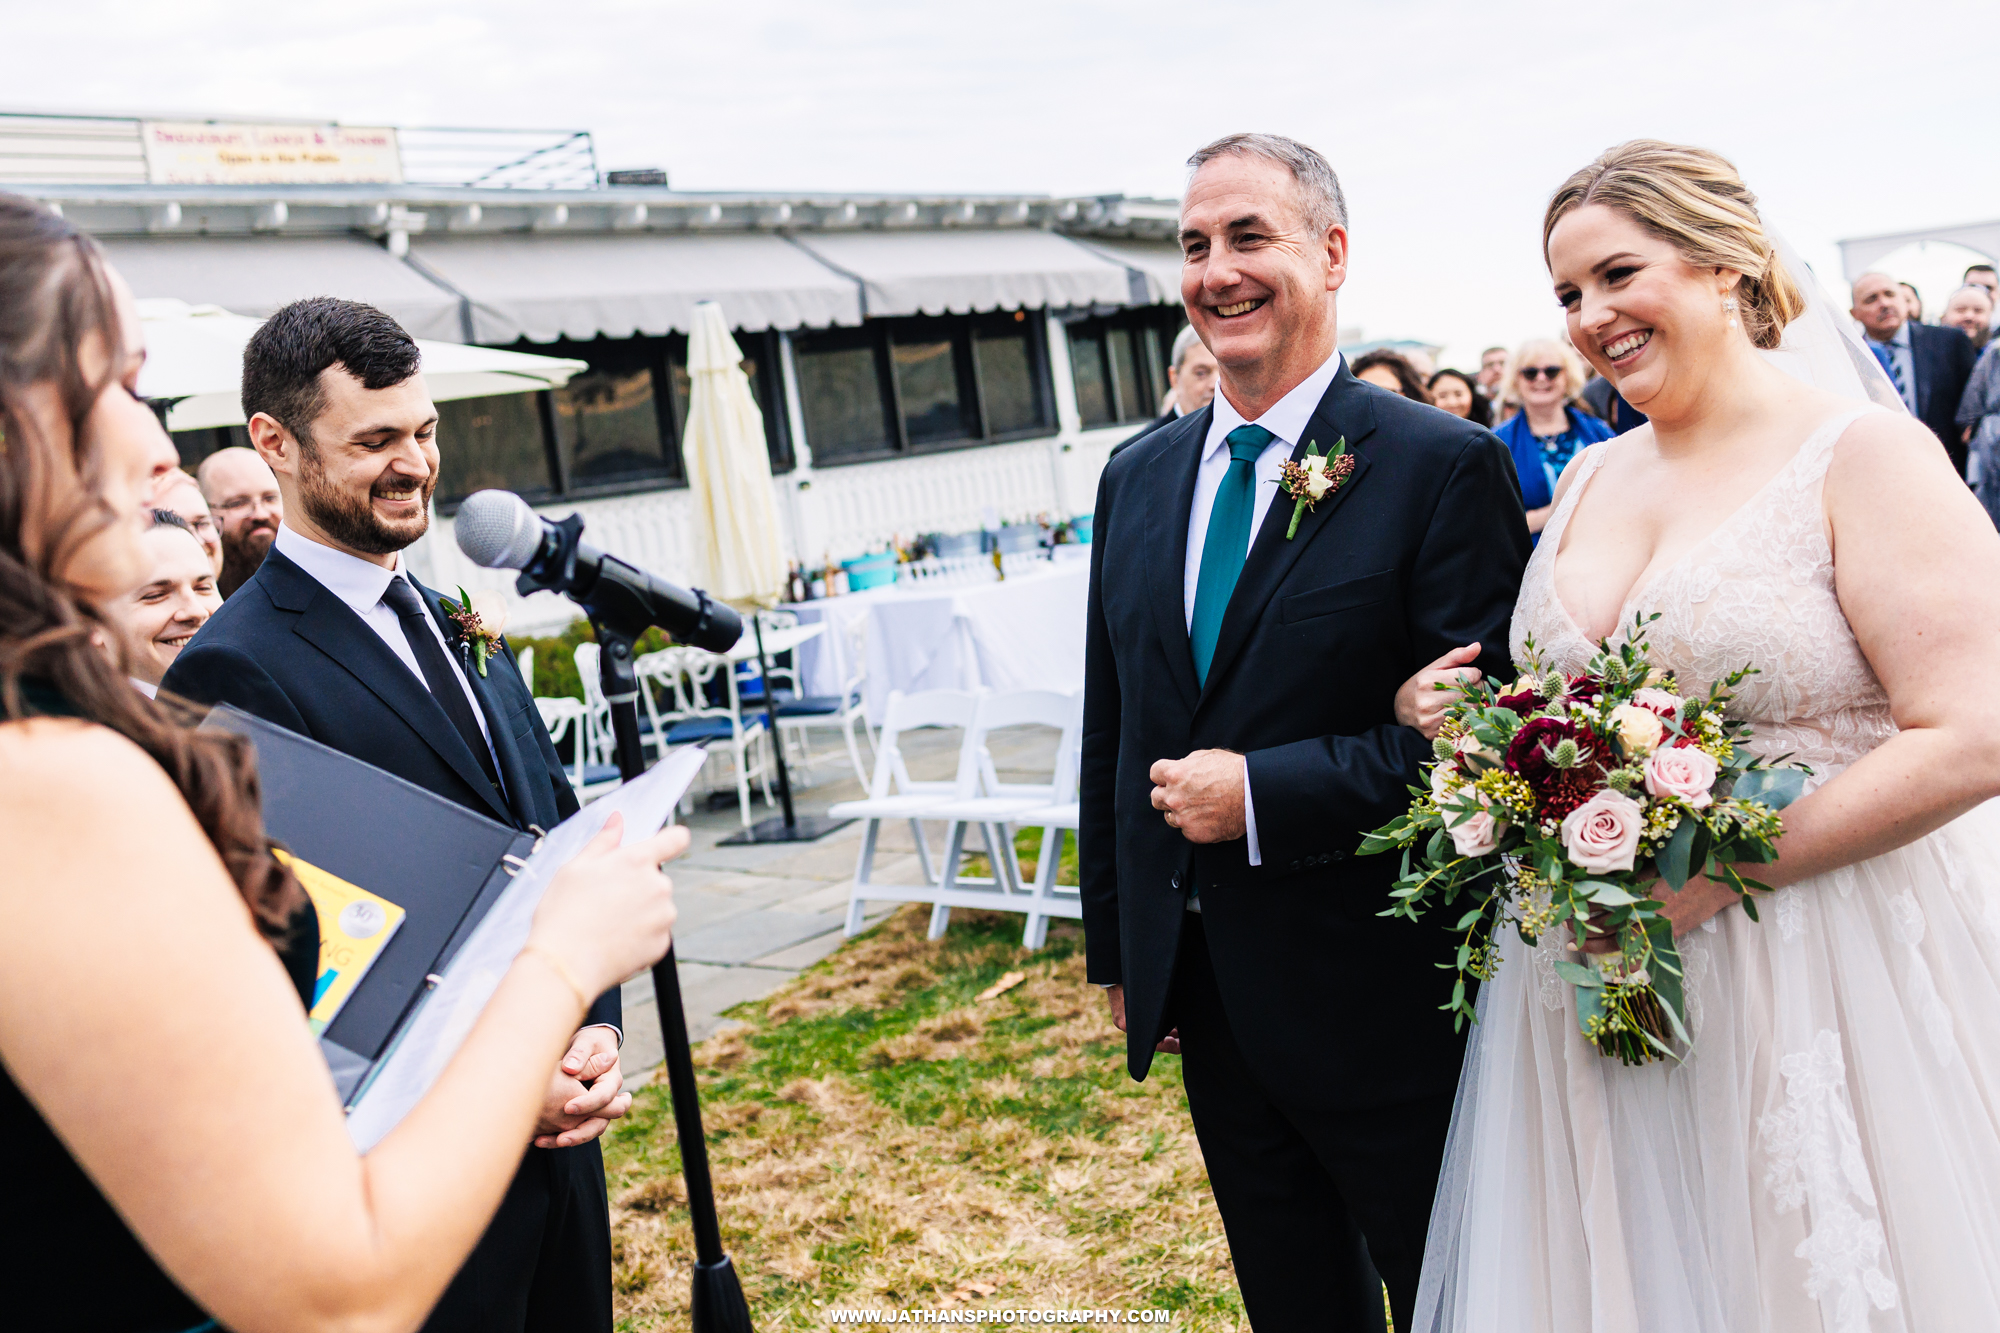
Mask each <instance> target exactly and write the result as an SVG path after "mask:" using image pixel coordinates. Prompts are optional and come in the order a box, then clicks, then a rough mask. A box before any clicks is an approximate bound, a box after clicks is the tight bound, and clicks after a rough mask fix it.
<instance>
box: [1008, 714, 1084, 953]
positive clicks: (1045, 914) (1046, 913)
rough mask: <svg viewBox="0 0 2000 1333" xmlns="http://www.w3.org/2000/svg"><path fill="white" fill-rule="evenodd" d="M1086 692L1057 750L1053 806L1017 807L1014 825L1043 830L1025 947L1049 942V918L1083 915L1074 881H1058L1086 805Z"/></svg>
mask: <svg viewBox="0 0 2000 1333" xmlns="http://www.w3.org/2000/svg"><path fill="white" fill-rule="evenodd" d="M1082 706H1083V696H1082V695H1081V693H1079V694H1078V695H1077V722H1078V725H1077V727H1076V729H1075V731H1074V733H1073V734H1072V733H1070V732H1065V733H1064V736H1063V746H1062V749H1061V750H1060V751H1059V752H1058V753H1057V754H1056V781H1055V800H1054V801H1053V802H1051V803H1050V804H1048V805H1043V806H1036V807H1034V808H1032V809H1028V810H1021V811H1017V812H1016V813H1015V814H1014V817H1013V820H1012V822H1013V824H1014V825H1015V826H1016V827H1018V828H1024V829H1029V828H1039V829H1040V830H1041V831H1042V847H1041V851H1040V852H1039V853H1038V854H1037V855H1036V858H1035V882H1034V885H1033V887H1032V888H1031V889H1030V890H1029V894H1028V924H1027V928H1026V929H1025V930H1023V931H1022V932H1021V947H1022V948H1024V949H1039V948H1041V947H1042V946H1043V945H1044V944H1046V943H1048V938H1049V921H1050V919H1051V918H1053V917H1062V918H1064V919H1066V920H1070V921H1081V920H1082V919H1083V899H1082V898H1081V897H1080V896H1079V893H1078V890H1077V889H1076V888H1075V887H1074V886H1070V885H1058V884H1057V883H1056V871H1057V870H1058V868H1059V867H1060V866H1061V864H1062V852H1063V843H1064V841H1065V840H1066V839H1070V838H1074V837H1075V836H1076V831H1077V829H1078V827H1079V822H1078V815H1079V812H1080V810H1081V808H1082V807H1081V804H1080V803H1079V802H1078V800H1077V791H1076V786H1077V770H1078V768H1079V766H1080V765H1081V762H1082V759H1083V746H1082V738H1083V727H1082V717H1083V711H1082Z"/></svg>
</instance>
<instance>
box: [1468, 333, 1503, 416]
mask: <svg viewBox="0 0 2000 1333" xmlns="http://www.w3.org/2000/svg"><path fill="white" fill-rule="evenodd" d="M1506 377H1507V349H1506V348H1504V347H1489V348H1487V349H1486V350H1485V351H1483V352H1481V353H1480V354H1479V373H1478V374H1477V375H1475V376H1474V377H1473V380H1472V384H1473V387H1474V388H1476V389H1478V390H1479V392H1480V393H1481V394H1482V395H1484V396H1485V398H1486V401H1487V402H1489V403H1492V404H1493V405H1494V407H1495V409H1496V410H1497V409H1498V407H1499V403H1500V381H1501V380H1503V379H1505V378H1506Z"/></svg>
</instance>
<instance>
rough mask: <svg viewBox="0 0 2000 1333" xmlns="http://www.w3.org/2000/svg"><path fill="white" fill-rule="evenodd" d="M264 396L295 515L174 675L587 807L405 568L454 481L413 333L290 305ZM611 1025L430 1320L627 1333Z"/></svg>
mask: <svg viewBox="0 0 2000 1333" xmlns="http://www.w3.org/2000/svg"><path fill="white" fill-rule="evenodd" d="M243 406H244V411H245V413H246V415H247V416H248V417H249V419H250V437H251V439H252V440H253V441H254V442H255V444H256V446H257V452H258V453H259V454H260V455H262V457H263V459H264V461H265V462H268V463H269V464H270V466H271V470H272V471H273V472H275V473H276V474H277V479H278V486H279V488H280V489H281V490H282V491H283V493H284V522H283V525H282V526H281V527H280V528H279V529H278V533H277V536H276V538H275V539H274V540H273V541H272V543H271V549H270V552H269V554H268V555H266V556H265V557H264V560H263V563H262V564H261V565H260V566H259V567H258V569H257V571H256V573H255V574H253V575H251V576H250V578H249V580H248V581H247V582H246V583H244V585H243V586H242V587H241V588H240V589H238V590H237V592H236V595H235V596H233V597H231V598H230V599H229V601H228V602H227V603H225V604H224V605H223V607H222V609H221V610H220V611H219V612H217V613H216V615H215V616H214V617H213V618H211V619H210V620H209V622H208V623H207V624H206V625H205V626H203V628H202V632H201V633H199V634H197V635H196V636H195V639H194V641H193V642H192V643H190V644H189V645H188V647H187V648H185V649H183V650H182V652H181V654H180V657H179V658H178V659H177V660H176V661H175V662H174V665H173V669H172V671H171V672H169V673H168V675H167V677H166V679H165V680H164V681H163V682H162V688H163V689H166V690H169V691H172V692H174V693H177V694H180V695H182V696H183V697H185V698H190V699H194V700H198V701H200V702H203V703H231V704H234V705H236V706H237V707H239V708H242V709H244V710H245V711H247V712H251V713H255V714H257V715H258V716H259V717H262V718H265V719H267V720H268V721H271V722H275V723H277V724H279V725H280V726H285V727H289V728H291V729H292V730H293V731H297V732H299V733H301V734H303V735H306V736H310V737H312V738H313V739H314V740H317V741H320V742H322V743H324V744H327V745H331V746H333V747H334V748H335V749H337V750H341V751H344V752H346V753H348V754H351V755H353V756H354V757H356V758H357V759H362V760H365V761H367V762H368V763H371V764H374V765H375V766H376V767H378V768H383V769H386V770H388V771H389V772H391V773H394V774H396V775H397V776H398V777H401V778H404V779H406V780H408V781H410V782H413V783H415V784H416V785H418V786H420V787H423V788H426V789H427V790H430V791H433V792H436V793H437V794H439V795H441V796H445V797H448V798H450V799H451V800H454V801H457V802H458V803H459V804H460V805H463V806H466V807H468V808H470V809H472V810H476V811H478V812H479V813H480V814H482V815H485V816H487V817H488V818H490V819H495V820H499V821H500V822H502V823H506V824H511V825H513V826H514V827H516V828H522V829H527V828H542V829H550V828H554V827H555V825H556V824H557V823H558V822H559V821H560V820H562V819H563V818H564V817H565V816H567V815H570V814H573V813H574V812H575V811H576V808H577V800H576V795H575V793H574V792H572V791H571V790H570V786H569V783H568V782H566V781H565V780H564V778H563V775H562V767H561V765H560V764H559V763H558V762H557V759H556V754H555V747H554V746H553V745H552V744H551V743H550V741H549V735H548V731H547V729H546V728H544V727H543V726H542V720H541V715H540V713H539V712H538V711H537V709H536V707H535V701H534V699H533V698H532V697H531V696H530V695H529V692H528V687H527V685H526V684H525V683H524V682H523V681H522V679H521V675H520V672H519V671H518V670H517V669H516V668H515V665H514V659H513V655H512V654H511V653H509V652H507V651H505V643H504V641H501V642H500V643H498V644H496V645H495V647H496V648H497V649H498V651H495V652H493V653H492V654H490V655H489V656H487V657H486V659H485V664H484V669H483V670H479V669H474V667H473V665H472V662H473V657H472V655H471V654H470V652H469V651H468V649H469V647H470V645H469V644H468V642H467V641H466V633H467V631H466V629H464V628H463V627H461V626H460V625H458V624H455V623H454V622H452V621H451V620H450V619H449V618H448V617H446V616H445V614H444V612H443V608H442V607H441V606H440V605H439V599H438V595H437V594H436V593H435V592H433V591H431V590H430V589H429V588H426V587H424V586H423V585H422V584H421V583H418V582H417V581H416V579H415V578H413V577H411V575H410V573H409V571H408V569H407V568H406V567H405V566H404V562H403V559H402V551H403V549H404V548H405V547H407V546H408V545H409V544H410V543H411V542H414V541H415V540H416V539H417V538H419V537H421V536H423V534H424V531H425V529H426V527H427V526H428V525H429V522H430V519H429V512H430V509H429V505H430V497H431V492H432V490H433V489H434V488H435V486H436V485H437V475H438V444H437V441H436V438H435V437H436V433H437V420H438V414H437V409H436V408H435V407H433V406H432V405H431V400H430V395H429V393H428V392H427V391H426V390H425V387H424V380H423V376H422V375H421V374H419V373H418V356H417V345H416V343H415V342H413V341H412V340H411V338H410V336H409V334H407V333H405V332H404V331H403V329H402V328H401V327H400V326H399V325H398V324H397V323H396V322H395V320H393V319H391V318H390V317H389V316H387V315H385V314H383V313H382V312H381V311H379V310H376V309H374V308H372V307H370V306H364V305H357V304H354V303H352V302H348V301H336V300H333V299H331V298H317V299H314V300H310V301H301V302H297V303H295V304H293V305H291V306H287V307H286V308H285V309H283V310H280V311H279V312H278V313H277V314H275V315H273V316H272V317H271V318H270V319H269V320H268V321H267V322H266V323H265V324H264V326H263V327H262V328H260V329H259V330H258V331H257V333H256V334H255V335H254V336H253V337H252V338H251V341H250V344H249V346H248V347H247V348H246V349H245V352H244V375H243ZM354 832H355V836H356V837H358V838H362V837H367V836H368V830H367V829H364V828H357V829H356V830H355V831H354ZM590 1020H591V1022H590V1025H589V1026H586V1027H585V1028H583V1029H582V1030H581V1031H579V1032H578V1033H577V1036H576V1039H575V1041H574V1042H573V1044H572V1045H571V1047H570V1050H569V1052H568V1054H566V1055H565V1056H564V1057H563V1060H562V1062H561V1064H560V1066H559V1067H558V1068H556V1069H553V1070H551V1071H550V1087H549V1094H548V1097H547V1099H546V1101H545V1102H544V1105H543V1116H542V1122H541V1124H540V1126H539V1127H538V1129H537V1137H536V1139H535V1142H534V1145H533V1146H532V1147H528V1145H523V1146H524V1147H528V1151H527V1155H526V1158H525V1159H524V1161H523V1162H522V1165H521V1169H520V1171H519V1172H517V1173H516V1175H515V1178H514V1181H513V1184H512V1185H511V1186H510V1187H509V1188H508V1192H507V1197H506V1199H505V1200H504V1201H503V1202H502V1204H501V1207H500V1211H499V1213H498V1215H497V1216H496V1217H495V1218H494V1220H493V1223H492V1224H491V1225H490V1226H489V1227H488V1228H487V1231H486V1234H485V1236H484V1237H483V1238H482V1239H481V1240H480V1242H479V1246H478V1248H477V1249H475V1250H474V1251H473V1253H472V1257H471V1258H470V1259H469V1260H467V1262H466V1265H465V1267H464V1268H463V1269H461V1270H460V1271H459V1274H458V1276H457V1277H456V1278H454V1279H453V1281H452V1284H451V1286H450V1288H449V1289H447V1291H446V1292H445V1295H444V1298H443V1299H442V1300H441V1301H440V1302H439V1304H438V1307H437V1309H436V1310H435V1311H434V1312H433V1313H432V1315H431V1318H430V1321H429V1322H428V1323H427V1324H426V1325H425V1328H426V1330H428V1331H429V1333H498V1331H502V1330H504V1331H506V1333H517V1331H518V1333H525V1331H526V1330H537V1331H538V1333H541V1331H546V1333H569V1331H570V1330H593V1331H595V1333H610V1329H611V1235H610V1223H609V1218H608V1213H607V1208H606V1202H605V1187H604V1163H603V1158H602V1156H601V1154H600V1152H599V1149H598V1145H597V1143H596V1142H595V1140H596V1138H597V1136H598V1135H599V1134H601V1133H602V1132H603V1131H604V1128H605V1126H606V1125H607V1123H608V1122H609V1121H610V1120H611V1119H613V1118H615V1117H617V1116H619V1115H622V1114H624V1112H625V1109H626V1107H627V1106H629V1105H630V1103H631V1097H630V1094H628V1093H625V1092H622V1091H621V1090H620V1074H619V1070H618V1044H619V1041H620V1036H621V1034H620V1033H619V1031H618V1023H619V1020H620V1014H619V1006H618V995H617V992H616V991H613V992H611V993H610V994H608V995H606V996H604V997H603V998H602V999H600V1000H599V1001H598V1003H597V1005H596V1006H595V1007H594V1008H593V1009H592V1010H591V1013H590Z"/></svg>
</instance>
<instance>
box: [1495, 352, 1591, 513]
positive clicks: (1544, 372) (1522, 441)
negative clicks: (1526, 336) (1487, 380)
mask: <svg viewBox="0 0 2000 1333" xmlns="http://www.w3.org/2000/svg"><path fill="white" fill-rule="evenodd" d="M1583 379H1584V376H1583V366H1582V364H1581V363H1580V362H1579V361H1578V359H1577V355H1576V353H1575V352H1574V351H1572V350H1571V349H1570V348H1569V347H1568V346H1567V345H1565V344H1563V343H1560V342H1557V341H1555V340H1554V339H1550V338H1537V339H1534V340H1532V341H1529V342H1525V343H1522V344H1521V346H1520V347H1519V348H1517V349H1516V350H1515V352H1514V357H1513V359H1512V360H1511V361H1509V362H1508V363H1507V374H1506V376H1505V378H1503V379H1502V380H1501V381H1500V390H1501V396H1502V398H1503V399H1504V400H1506V401H1508V402H1514V403H1519V404H1520V405H1521V410H1520V411H1518V412H1516V413H1515V414H1514V415H1513V416H1511V417H1509V418H1508V419H1507V422H1506V424H1505V425H1503V426H1501V427H1500V428H1499V429H1498V430H1496V431H1495V432H1494V434H1496V435H1498V436H1499V437H1500V440H1501V442H1502V443H1503V444H1505V445H1506V446H1507V448H1508V449H1510V450H1512V451H1513V454H1514V467H1515V469H1516V470H1517V471H1519V472H1520V474H1521V504H1522V505H1523V507H1525V508H1526V509H1527V511H1528V531H1529V532H1531V533H1534V534H1535V535H1536V537H1537V539H1539V538H1540V536H1541V531H1542V525H1543V524H1545V523H1547V522H1548V521H1549V510H1550V509H1551V507H1552V506H1553V499H1554V496H1555V491H1556V478H1557V477H1560V476H1561V475H1562V470H1563V469H1564V468H1565V467H1567V466H1569V460H1570V459H1572V458H1574V457H1575V456H1576V455H1577V454H1578V453H1580V452H1582V450H1583V449H1585V448H1586V447H1588V446H1590V445H1593V444H1595V443H1597V442H1598V441H1599V440H1608V439H1610V438H1611V435H1612V430H1611V427H1609V426H1607V425H1605V424H1604V423H1603V422H1602V421H1600V420H1598V419H1597V418H1596V417H1594V416H1592V415H1591V414H1590V413H1589V412H1588V411H1587V410H1585V409H1584V407H1583V406H1582V405H1581V404H1580V403H1579V402H1578V401H1577V395H1578V394H1580V393H1582V392H1583Z"/></svg>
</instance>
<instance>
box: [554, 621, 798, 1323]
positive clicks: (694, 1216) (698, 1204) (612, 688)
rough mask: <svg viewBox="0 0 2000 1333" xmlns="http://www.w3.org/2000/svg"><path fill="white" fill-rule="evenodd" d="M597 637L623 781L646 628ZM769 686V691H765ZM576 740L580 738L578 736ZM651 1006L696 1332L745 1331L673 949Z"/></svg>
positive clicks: (613, 628)
mask: <svg viewBox="0 0 2000 1333" xmlns="http://www.w3.org/2000/svg"><path fill="white" fill-rule="evenodd" d="M590 625H591V628H592V629H593V630H594V631H595V632H596V634H597V644H598V653H597V662H598V677H599V680H600V681H601V682H602V684H603V687H604V699H605V702H606V703H608V704H610V705H611V735H612V739H613V740H614V741H615V742H616V744H617V748H618V775H619V777H621V778H622V779H624V780H625V781H627V782H630V781H631V780H632V779H634V778H636V777H638V776H639V775H640V774H641V773H644V772H645V771H646V760H645V756H644V755H643V754H642V753H641V751H640V749H639V678H638V676H637V675H636V674H635V673H634V672H633V669H632V666H633V662H632V650H633V644H634V643H635V642H636V641H637V639H638V637H639V635H640V634H641V633H643V632H645V629H646V626H645V625H643V624H642V625H639V626H638V627H637V628H636V629H630V628H629V627H627V626H623V625H615V624H612V623H610V621H609V620H608V619H607V618H605V617H603V616H600V615H599V614H598V613H597V612H596V611H594V610H593V611H592V613H591V617H590ZM767 688H768V687H767ZM578 743H579V744H581V743H582V738H581V737H579V738H578ZM653 1001H654V1004H655V1005H656V1006H657V1007H658V1009H659V1011H660V1037H661V1041H662V1043H663V1044H664V1045H665V1047H666V1066H667V1086H668V1088H669V1089H670V1090H671V1091H672V1093H673V1099H674V1131H675V1133H676V1134H678V1135H679V1137H680V1145H681V1174H682V1175H683V1176H684V1177H685V1178H686V1180H687V1196H688V1217H689V1219H690V1220H691V1221H692V1222H693V1224H694V1256H695V1261H694V1333H751V1327H750V1307H749V1305H748V1304H747V1303H746V1302H745V1301H744V1299H743V1284H742V1283H741V1282H740V1281H738V1280H737V1277H736V1268H735V1266H734V1265H733V1264H731V1263H730V1262H729V1256H728V1255H727V1254H724V1253H723V1251H722V1227H721V1224H720V1223H719V1222H718V1221H717V1220H716V1216H715V1187H714V1185H713V1183H712V1182H711V1181H710V1180H709V1175H708V1140H707V1138H706V1137H705V1136H704V1135H703V1133H702V1128H701V1096H700V1090H699V1089H698V1088H697V1087H696V1085H695V1078H694V1052H693V1049H692V1047H691V1046H690V1045H689V1043H688V1032H687V1013H686V1011H685V1010H684V1009H683V1008H682V1007H681V976H680V970H679V968H678V966H677V965H676V964H675V962H674V951H673V950H672V949H671V948H669V949H668V950H667V956H666V957H664V958H662V959H661V960H660V961H659V962H657V963H655V964H653Z"/></svg>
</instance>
